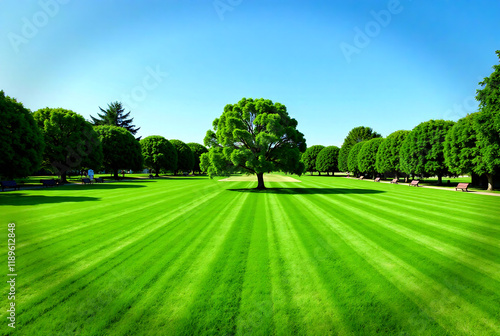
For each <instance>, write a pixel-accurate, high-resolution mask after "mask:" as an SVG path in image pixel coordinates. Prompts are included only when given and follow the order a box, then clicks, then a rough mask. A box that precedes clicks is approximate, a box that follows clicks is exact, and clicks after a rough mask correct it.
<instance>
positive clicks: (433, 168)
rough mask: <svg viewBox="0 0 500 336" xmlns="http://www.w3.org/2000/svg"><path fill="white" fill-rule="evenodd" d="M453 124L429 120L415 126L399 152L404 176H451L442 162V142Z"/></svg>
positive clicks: (445, 121)
mask: <svg viewBox="0 0 500 336" xmlns="http://www.w3.org/2000/svg"><path fill="white" fill-rule="evenodd" d="M453 124H454V122H453V121H449V120H429V121H426V122H423V123H420V124H419V125H417V126H416V127H415V128H414V129H413V130H412V131H411V132H410V134H408V136H407V137H406V139H405V141H404V142H403V145H402V147H401V151H400V160H401V167H402V169H403V171H404V172H405V173H406V174H417V175H422V176H437V177H438V184H441V182H442V177H443V176H446V175H451V174H452V173H451V172H450V171H449V169H448V166H447V165H446V164H445V162H444V152H443V150H444V141H445V137H446V133H447V132H448V130H449V129H450V128H451V127H452V126H453Z"/></svg>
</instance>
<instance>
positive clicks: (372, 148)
mask: <svg viewBox="0 0 500 336" xmlns="http://www.w3.org/2000/svg"><path fill="white" fill-rule="evenodd" d="M384 141H385V139H384V138H373V139H370V140H368V141H366V142H365V144H364V145H363V147H361V150H360V151H359V154H358V168H359V171H360V172H364V173H370V174H372V177H373V178H374V179H375V175H376V173H377V168H376V162H377V152H378V149H379V147H380V145H381V144H383V143H384Z"/></svg>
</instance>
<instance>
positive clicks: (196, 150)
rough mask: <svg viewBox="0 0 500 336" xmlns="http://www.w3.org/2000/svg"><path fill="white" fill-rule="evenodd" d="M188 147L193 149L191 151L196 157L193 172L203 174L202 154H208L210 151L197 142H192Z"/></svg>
mask: <svg viewBox="0 0 500 336" xmlns="http://www.w3.org/2000/svg"><path fill="white" fill-rule="evenodd" d="M187 145H188V146H189V148H191V151H192V152H193V156H194V164H193V172H195V171H196V172H200V173H201V168H200V157H201V155H202V154H204V153H208V149H207V147H205V146H203V145H202V144H199V143H196V142H190V143H188V144H187Z"/></svg>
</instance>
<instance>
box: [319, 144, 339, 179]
mask: <svg viewBox="0 0 500 336" xmlns="http://www.w3.org/2000/svg"><path fill="white" fill-rule="evenodd" d="M339 152H340V148H338V147H337V146H328V147H325V148H323V149H322V150H321V152H319V154H318V157H317V158H316V169H317V170H318V171H322V172H326V174H327V175H328V173H329V172H331V173H332V175H334V174H335V172H336V171H338V159H339Z"/></svg>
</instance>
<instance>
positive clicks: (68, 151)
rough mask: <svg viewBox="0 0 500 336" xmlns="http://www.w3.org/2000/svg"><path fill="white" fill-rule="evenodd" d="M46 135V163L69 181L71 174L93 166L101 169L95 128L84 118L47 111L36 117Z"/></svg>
mask: <svg viewBox="0 0 500 336" xmlns="http://www.w3.org/2000/svg"><path fill="white" fill-rule="evenodd" d="M33 117H34V119H35V121H36V123H37V124H38V127H39V128H40V129H41V130H42V132H43V137H44V140H45V150H44V154H43V158H44V159H43V164H44V166H45V167H52V169H53V170H54V171H55V172H56V173H57V174H58V175H60V176H61V181H62V182H66V175H67V172H68V171H71V170H73V169H80V168H81V167H89V168H95V169H98V168H99V167H100V166H101V163H102V159H103V156H102V148H101V143H100V142H99V140H98V137H97V134H96V133H95V132H94V130H93V128H92V125H91V124H90V123H89V122H87V121H86V120H85V119H84V118H83V117H82V116H81V115H79V114H78V113H75V112H73V111H71V110H66V109H62V108H48V107H47V108H43V109H39V110H37V111H36V112H35V113H34V115H33Z"/></svg>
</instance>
